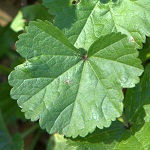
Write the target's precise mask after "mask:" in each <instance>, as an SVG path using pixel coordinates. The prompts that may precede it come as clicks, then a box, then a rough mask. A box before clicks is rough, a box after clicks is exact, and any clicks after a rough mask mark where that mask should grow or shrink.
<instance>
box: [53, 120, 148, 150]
mask: <svg viewBox="0 0 150 150" xmlns="http://www.w3.org/2000/svg"><path fill="white" fill-rule="evenodd" d="M115 124H116V127H115V126H112V127H110V129H109V128H108V129H106V130H104V129H103V130H96V131H95V132H94V133H92V134H90V135H88V136H86V137H85V138H78V139H76V141H75V140H74V141H73V140H71V139H67V140H66V139H63V137H61V138H60V137H59V142H57V140H56V142H55V143H56V146H55V149H54V150H59V146H60V144H61V145H63V147H65V148H64V149H62V150H130V149H133V148H134V150H145V149H146V150H149V148H150V140H149V130H150V123H145V124H144V125H143V126H142V125H141V126H138V125H136V124H135V126H134V127H132V128H131V129H130V130H125V129H124V128H123V126H121V124H120V125H119V124H118V123H117V122H115ZM117 125H118V126H117ZM138 128H140V130H138ZM56 138H57V137H56Z"/></svg>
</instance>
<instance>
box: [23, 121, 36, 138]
mask: <svg viewBox="0 0 150 150" xmlns="http://www.w3.org/2000/svg"><path fill="white" fill-rule="evenodd" d="M38 128H39V125H38V124H36V125H34V126H33V127H31V128H30V129H29V130H27V131H25V132H24V133H22V138H25V137H27V136H28V135H30V134H31V133H32V132H34V131H35V130H37V129H38Z"/></svg>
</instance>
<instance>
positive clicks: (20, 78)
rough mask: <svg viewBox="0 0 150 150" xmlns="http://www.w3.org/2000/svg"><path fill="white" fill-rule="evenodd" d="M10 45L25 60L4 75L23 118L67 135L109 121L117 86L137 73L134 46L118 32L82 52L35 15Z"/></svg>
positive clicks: (116, 106)
mask: <svg viewBox="0 0 150 150" xmlns="http://www.w3.org/2000/svg"><path fill="white" fill-rule="evenodd" d="M16 46H17V50H18V52H19V53H20V54H21V55H22V57H24V58H25V59H26V61H25V63H24V64H22V65H19V66H17V67H16V68H15V70H14V71H13V72H12V73H11V74H10V76H9V83H10V85H12V86H13V89H12V91H11V96H12V98H13V99H17V100H18V104H19V106H20V107H21V108H22V111H23V112H25V115H26V118H30V119H31V120H32V121H35V120H38V119H39V122H40V126H41V127H42V128H46V130H47V131H48V132H49V133H56V132H58V133H60V134H64V135H66V136H68V137H70V136H72V137H76V136H78V135H80V136H85V135H87V134H88V132H93V131H94V130H95V128H96V126H97V127H98V128H101V129H102V128H103V127H108V126H110V124H111V121H114V120H116V117H119V116H121V114H122V110H123V104H122V100H123V94H122V88H128V87H134V86H135V84H136V83H138V82H139V78H138V76H140V75H141V74H142V72H143V70H142V66H141V65H140V63H141V61H140V60H139V59H138V58H137V56H138V51H137V50H136V49H135V48H134V46H133V44H132V43H131V42H129V40H128V39H127V37H126V35H121V34H120V33H117V34H116V33H112V34H109V35H107V36H105V37H100V38H99V39H98V40H97V41H96V42H94V43H93V44H92V45H91V47H90V48H89V50H88V51H87V52H86V51H85V50H83V49H81V50H80V49H76V48H75V47H74V46H73V45H71V44H70V43H69V41H68V40H67V38H66V37H65V36H64V35H63V33H62V32H61V31H60V30H58V29H57V28H56V27H54V26H53V25H52V24H50V23H49V22H47V21H45V22H42V21H40V20H39V21H37V22H30V24H29V27H28V28H27V33H25V34H23V35H21V36H20V37H19V41H18V42H17V44H16Z"/></svg>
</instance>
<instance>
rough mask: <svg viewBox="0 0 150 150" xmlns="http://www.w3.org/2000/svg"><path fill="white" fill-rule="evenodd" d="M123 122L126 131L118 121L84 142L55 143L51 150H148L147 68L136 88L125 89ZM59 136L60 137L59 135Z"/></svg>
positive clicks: (149, 71) (149, 77) (149, 92)
mask: <svg viewBox="0 0 150 150" xmlns="http://www.w3.org/2000/svg"><path fill="white" fill-rule="evenodd" d="M125 105H126V107H125V108H126V110H125V115H126V117H127V118H126V119H127V120H128V121H129V122H130V123H131V127H130V129H126V128H125V127H123V124H122V123H121V122H120V123H119V122H118V121H115V122H113V123H112V125H111V126H110V127H109V128H107V129H103V130H98V129H97V130H95V131H94V132H93V133H92V134H89V135H88V136H86V137H85V138H81V137H78V138H76V139H74V140H73V139H64V138H63V136H61V137H60V138H59V141H58V140H57V135H55V150H59V149H57V147H59V145H60V143H61V144H62V143H63V145H65V146H66V147H65V149H67V150H72V149H75V150H84V149H86V150H108V149H109V150H130V149H134V150H149V149H150V111H149V110H150V65H148V66H147V67H146V69H145V73H144V76H143V78H142V81H141V83H140V84H138V85H137V86H136V87H135V88H133V89H128V91H127V96H126V99H125ZM59 136H60V135H59Z"/></svg>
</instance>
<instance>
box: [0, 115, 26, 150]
mask: <svg viewBox="0 0 150 150" xmlns="http://www.w3.org/2000/svg"><path fill="white" fill-rule="evenodd" d="M0 150H23V139H22V137H21V135H20V134H18V133H17V134H15V135H14V136H13V137H11V136H10V135H9V133H8V131H7V128H6V126H5V123H4V121H3V118H2V114H1V113H0Z"/></svg>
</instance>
